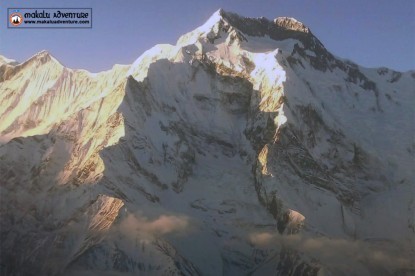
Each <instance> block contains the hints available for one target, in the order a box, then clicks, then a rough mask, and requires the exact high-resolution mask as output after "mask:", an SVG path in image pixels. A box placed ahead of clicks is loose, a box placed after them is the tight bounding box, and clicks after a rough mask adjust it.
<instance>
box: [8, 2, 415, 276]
mask: <svg viewBox="0 0 415 276" xmlns="http://www.w3.org/2000/svg"><path fill="white" fill-rule="evenodd" d="M0 61H3V63H0V90H1V93H0V116H1V120H0V143H1V146H0V175H2V177H1V180H0V181H2V182H1V186H0V188H1V193H0V203H1V206H0V207H1V210H0V211H1V212H0V214H1V220H0V223H1V225H0V234H1V236H0V237H1V241H2V242H1V243H0V246H1V248H0V251H1V252H5V253H2V255H1V259H0V264H1V267H2V271H3V269H4V271H5V273H8V274H21V275H25V274H30V273H32V274H33V273H35V274H38V275H61V274H64V275H80V274H97V273H101V272H102V271H107V272H108V273H115V274H116V273H125V274H128V275H137V274H145V275H160V274H167V275H176V274H177V275H183V274H184V275H246V274H249V275H317V274H318V273H319V272H322V273H326V274H328V275H339V274H347V275H367V274H373V275H379V274H393V273H401V272H402V273H405V272H407V271H413V269H414V267H413V263H412V262H411V261H410V260H411V259H412V258H413V257H414V252H413V250H412V249H413V248H414V246H415V240H414V231H415V230H414V229H415V219H414V217H413V212H414V209H415V206H414V204H415V203H414V202H415V200H414V196H413V195H414V193H415V191H414V185H413V183H414V182H415V175H414V172H413V170H412V167H413V161H414V154H415V149H414V143H413V135H412V136H411V135H410V134H411V133H412V134H413V133H415V129H414V125H413V118H414V110H413V106H414V105H415V103H414V99H415V98H414V97H413V96H414V95H413V89H412V87H415V78H414V76H413V73H412V72H407V73H400V72H395V71H393V70H390V69H385V68H379V69H368V68H363V67H361V66H358V65H357V64H354V63H352V62H348V61H345V60H342V59H340V58H337V57H335V56H333V55H332V54H331V53H330V52H329V51H328V50H327V49H326V48H324V46H323V45H322V43H321V42H320V41H319V40H318V39H317V38H316V37H315V36H314V35H313V34H312V33H311V31H310V30H309V29H308V28H307V27H306V26H305V25H304V24H302V23H300V22H299V21H297V20H295V19H292V18H287V17H281V18H277V19H275V20H269V19H266V18H246V17H242V16H240V15H237V14H234V13H231V12H225V11H223V10H218V11H217V12H215V13H214V14H213V15H212V16H211V17H210V18H209V19H208V21H207V22H206V23H205V24H203V25H201V26H200V27H198V28H196V29H195V30H193V31H191V32H189V33H187V34H185V35H183V36H182V37H180V38H179V40H178V42H177V44H176V45H168V44H161V45H156V46H154V47H153V48H151V49H149V50H148V51H146V52H145V53H143V54H142V55H141V56H140V57H139V58H138V59H137V60H136V61H135V62H134V63H133V64H132V65H131V66H114V67H113V69H111V70H109V71H106V72H101V73H97V74H90V73H88V72H86V71H84V70H73V69H68V68H65V67H64V66H62V65H61V64H60V63H59V62H58V61H56V59H54V58H53V57H52V56H50V55H49V54H48V53H47V52H40V53H38V54H36V55H35V56H33V57H32V58H31V59H29V60H28V61H26V62H24V63H21V64H14V63H12V62H8V60H7V59H5V58H1V59H0ZM380 210H381V211H380ZM339 264H341V265H339Z"/></svg>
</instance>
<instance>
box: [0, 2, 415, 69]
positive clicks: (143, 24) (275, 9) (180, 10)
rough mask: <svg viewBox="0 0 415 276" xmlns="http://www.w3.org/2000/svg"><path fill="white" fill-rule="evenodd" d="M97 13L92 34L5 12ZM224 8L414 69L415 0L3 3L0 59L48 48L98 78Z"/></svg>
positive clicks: (374, 62)
mask: <svg viewBox="0 0 415 276" xmlns="http://www.w3.org/2000/svg"><path fill="white" fill-rule="evenodd" d="M24 7H31V8H49V7H58V8H61V7H73V8H92V9H93V28H92V29H20V30H16V29H7V25H6V22H7V18H6V16H7V8H24ZM219 8H224V9H225V10H227V11H232V12H236V13H239V14H241V15H243V16H249V17H261V16H265V17H267V18H269V19H273V18H275V17H278V16H290V17H294V18H296V19H298V20H299V21H301V22H303V23H304V24H306V25H307V26H308V27H309V28H310V29H311V31H312V32H313V33H314V34H315V35H316V36H317V37H318V38H319V39H320V41H321V42H322V43H323V44H324V45H325V46H326V48H327V49H328V50H329V51H331V52H332V53H333V54H334V55H337V56H339V57H342V58H347V59H350V60H352V61H354V62H356V63H358V64H360V65H363V66H366V67H380V66H386V67H390V68H392V69H396V70H400V71H406V70H410V69H415V31H414V30H415V1H413V0H397V1H386V0H370V1H358V0H348V1H340V0H334V1H327V0H312V1H311V0H291V1H287V0H263V1H261V0H259V1H252V0H250V1H246V0H226V1H225V0H222V1H220V0H212V1H200V0H196V1H195V0H175V1H154V0H71V1H64V0H60V1H57V0H29V1H28V0H14V1H11V0H3V1H2V3H1V10H2V11H1V13H0V22H3V24H0V54H1V55H4V56H6V57H8V58H12V59H16V60H18V61H24V60H26V59H27V58H29V57H30V56H32V55H33V54H35V53H36V52H39V51H41V50H43V49H45V50H48V51H50V52H51V53H52V54H53V55H54V56H55V57H56V58H57V59H58V60H59V61H61V62H62V63H63V64H64V65H65V66H68V67H70V68H83V69H87V70H89V71H92V72H98V71H102V70H107V69H110V68H111V67H112V66H113V65H114V64H116V63H118V64H130V63H133V62H134V60H135V59H137V58H138V57H139V56H140V55H141V54H142V53H143V52H144V51H145V50H147V49H149V48H151V47H152V46H154V45H155V44H159V43H170V44H174V43H175V42H176V41H177V39H178V38H179V36H180V35H182V34H184V33H186V32H189V31H191V30H193V29H195V28H196V27H198V26H200V25H202V24H203V23H204V22H205V21H206V20H207V19H208V18H209V17H210V15H211V14H212V13H214V12H215V11H216V10H218V9H219Z"/></svg>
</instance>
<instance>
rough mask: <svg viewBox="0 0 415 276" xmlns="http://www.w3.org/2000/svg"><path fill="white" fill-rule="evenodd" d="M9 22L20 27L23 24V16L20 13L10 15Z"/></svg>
mask: <svg viewBox="0 0 415 276" xmlns="http://www.w3.org/2000/svg"><path fill="white" fill-rule="evenodd" d="M9 21H10V23H11V24H12V25H13V26H19V25H20V24H22V22H23V16H22V15H21V14H20V13H18V12H14V13H12V14H11V15H10V17H9Z"/></svg>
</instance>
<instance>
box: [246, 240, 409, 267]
mask: <svg viewBox="0 0 415 276" xmlns="http://www.w3.org/2000/svg"><path fill="white" fill-rule="evenodd" d="M249 240H250V242H251V243H252V244H253V245H255V246H256V247H259V248H268V249H270V248H274V249H275V248H284V249H286V250H295V251H297V252H299V253H300V254H302V255H303V256H306V259H309V260H311V259H313V260H318V262H319V263H321V265H322V267H324V269H323V270H325V271H326V272H328V273H327V274H328V275H331V274H339V273H346V274H345V275H359V274H360V275H362V274H361V273H363V274H367V273H369V274H376V275H389V274H390V273H392V272H396V271H399V270H401V271H405V270H406V271H414V270H415V266H414V262H413V260H414V254H413V252H411V251H410V250H408V249H406V250H405V248H404V246H401V247H400V246H398V245H397V244H396V243H391V242H387V241H382V242H381V241H378V242H368V241H353V240H347V239H329V238H327V237H314V238H313V237H304V236H302V235H289V236H287V235H280V234H278V233H270V232H258V233H253V234H251V235H250V236H249Z"/></svg>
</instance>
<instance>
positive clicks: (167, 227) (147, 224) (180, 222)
mask: <svg viewBox="0 0 415 276" xmlns="http://www.w3.org/2000/svg"><path fill="white" fill-rule="evenodd" d="M188 225H189V222H188V218H187V217H184V216H174V215H161V216H159V217H158V218H156V219H154V220H151V219H149V218H147V217H145V216H142V215H137V214H136V215H134V214H129V215H128V216H127V217H126V218H125V219H123V220H122V221H121V223H120V225H119V230H120V231H121V233H122V234H124V235H126V236H141V237H150V236H162V235H166V234H169V233H172V232H179V231H183V230H185V229H186V228H187V226H188Z"/></svg>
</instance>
